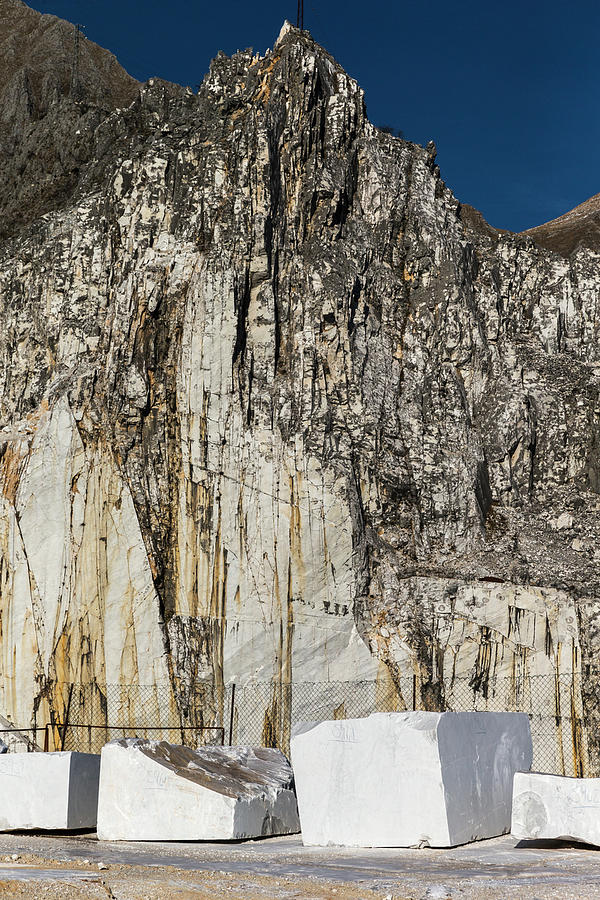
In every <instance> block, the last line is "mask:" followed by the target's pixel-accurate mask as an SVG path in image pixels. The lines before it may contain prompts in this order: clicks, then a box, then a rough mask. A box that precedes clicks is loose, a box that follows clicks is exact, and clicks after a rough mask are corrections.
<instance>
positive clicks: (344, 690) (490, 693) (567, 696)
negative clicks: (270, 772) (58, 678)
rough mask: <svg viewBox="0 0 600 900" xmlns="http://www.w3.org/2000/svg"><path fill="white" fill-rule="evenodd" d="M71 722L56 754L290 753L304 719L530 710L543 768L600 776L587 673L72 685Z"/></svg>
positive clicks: (66, 693) (537, 762)
mask: <svg viewBox="0 0 600 900" xmlns="http://www.w3.org/2000/svg"><path fill="white" fill-rule="evenodd" d="M61 695H62V698H63V700H62V703H63V709H64V714H63V716H62V718H63V721H56V722H53V723H51V725H50V726H49V729H50V733H51V735H52V740H51V741H50V744H51V746H52V745H53V746H54V747H55V748H56V749H64V750H81V751H87V752H95V753H98V752H99V751H100V749H101V747H102V745H103V744H104V743H106V742H107V741H109V740H113V739H114V738H117V737H134V736H135V737H146V738H154V739H160V740H167V741H170V742H172V743H181V744H186V745H187V746H193V747H196V746H200V745H203V744H222V743H226V744H227V743H234V744H236V743H237V744H253V745H260V746H271V747H279V748H280V749H281V750H283V751H284V753H289V743H290V736H291V731H292V728H293V726H294V725H295V724H296V723H297V722H307V721H308V722H319V721H323V720H324V719H346V718H357V717H362V716H368V715H370V714H371V713H374V712H395V711H402V710H413V709H414V710H419V709H428V710H452V711H455V712H462V711H469V710H481V711H495V712H503V711H508V712H524V713H527V715H528V716H529V719H530V722H531V732H532V737H533V747H534V759H533V768H534V769H535V770H536V771H541V772H550V773H554V774H561V775H562V774H565V775H574V776H579V777H582V776H583V777H586V776H589V775H595V774H596V772H595V767H594V765H593V764H592V761H591V760H590V753H589V747H588V726H587V722H586V719H585V716H584V709H583V704H582V697H581V684H580V679H579V676H578V675H572V674H566V675H547V676H545V675H538V676H531V677H527V678H520V679H513V678H496V679H494V680H489V681H488V682H486V683H485V684H484V685H482V684H479V683H477V681H476V680H474V679H469V680H468V679H453V680H446V681H438V682H434V681H431V682H421V681H419V680H418V679H417V677H416V676H408V677H404V678H396V679H394V681H391V680H390V679H386V680H381V681H351V682H326V683H317V682H297V683H291V684H290V683H280V682H248V683H246V684H244V685H235V684H228V685H220V686H219V685H215V684H214V683H213V682H199V683H197V684H195V685H192V686H189V685H188V686H185V687H184V688H182V689H181V690H180V691H175V690H174V689H173V688H172V687H171V686H170V685H98V684H85V685H63V686H61Z"/></svg>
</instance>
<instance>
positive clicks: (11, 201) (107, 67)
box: [0, 0, 139, 238]
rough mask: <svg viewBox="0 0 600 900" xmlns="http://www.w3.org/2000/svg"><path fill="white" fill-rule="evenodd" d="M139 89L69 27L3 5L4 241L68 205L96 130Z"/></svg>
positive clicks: (17, 4) (0, 215) (0, 185)
mask: <svg viewBox="0 0 600 900" xmlns="http://www.w3.org/2000/svg"><path fill="white" fill-rule="evenodd" d="M138 89H139V85H138V82H137V81H136V80H135V79H134V78H132V77H131V76H130V75H128V74H127V72H126V71H125V69H123V68H122V66H120V65H119V63H118V62H117V60H116V59H115V57H114V56H113V55H112V54H111V53H109V52H108V51H107V50H103V49H102V48H101V47H98V45H97V44H94V43H92V42H91V41H88V40H87V39H86V38H85V37H84V36H83V35H82V34H80V35H78V34H77V31H76V29H75V27H74V26H73V25H71V24H70V23H69V22H65V21H64V20H62V19H59V18H57V17H56V16H48V15H42V14H41V13H39V12H36V11H35V10H33V9H30V8H29V7H28V6H26V5H25V4H24V3H22V2H21V0H0V153H1V154H2V157H3V165H2V168H1V170H0V238H2V237H6V236H7V235H8V234H11V233H13V232H14V231H16V230H18V229H19V228H20V227H22V226H23V225H24V224H27V223H28V222H30V221H32V220H33V219H35V218H36V217H38V216H39V215H43V214H44V213H45V212H48V211H50V210H52V209H56V208H57V207H59V206H60V205H61V204H63V203H64V202H65V200H66V199H68V197H69V196H70V195H71V193H72V190H73V188H74V186H75V184H76V182H77V179H78V176H79V171H80V168H81V166H82V165H83V164H84V163H86V162H87V161H88V159H89V157H90V154H91V152H92V148H93V145H94V142H93V139H92V136H93V133H94V131H95V129H96V127H97V125H98V124H99V123H100V122H101V121H102V119H103V118H105V117H106V115H108V114H109V113H111V112H112V111H113V110H114V109H115V108H118V107H120V106H128V105H129V104H130V103H131V102H132V100H133V99H134V98H135V96H136V95H137V93H138ZM74 136H75V137H76V139H75V140H74Z"/></svg>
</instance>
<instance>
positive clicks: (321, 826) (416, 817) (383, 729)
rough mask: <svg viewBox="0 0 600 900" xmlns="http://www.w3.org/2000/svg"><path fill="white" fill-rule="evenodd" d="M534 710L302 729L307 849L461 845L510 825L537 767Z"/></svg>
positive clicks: (298, 757) (388, 718)
mask: <svg viewBox="0 0 600 900" xmlns="http://www.w3.org/2000/svg"><path fill="white" fill-rule="evenodd" d="M531 758H532V745H531V734H530V730H529V719H528V717H527V716H526V715H525V714H524V713H477V712H464V713H453V712H446V713H434V712H406V713H376V714H375V715H371V716H368V717H367V718H364V719H347V720H345V721H339V722H335V721H334V722H331V721H330V722H320V723H318V724H315V723H310V724H307V725H305V724H299V725H298V726H297V727H296V729H295V730H294V733H293V735H292V765H293V767H294V776H295V780H296V791H297V794H298V808H299V812H300V824H301V826H302V840H303V842H304V844H305V845H307V846H314V845H317V846H326V845H329V844H334V845H340V846H345V847H412V846H415V845H418V844H421V843H426V844H428V845H429V846H431V847H454V846H456V845H458V844H465V843H467V842H468V841H476V840H482V839H484V838H490V837H495V836H496V835H499V834H504V833H505V832H507V831H508V830H509V828H510V815H511V799H512V785H513V777H514V774H515V772H517V771H523V770H524V771H528V770H529V767H530V766H531Z"/></svg>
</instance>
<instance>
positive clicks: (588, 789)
mask: <svg viewBox="0 0 600 900" xmlns="http://www.w3.org/2000/svg"><path fill="white" fill-rule="evenodd" d="M511 833H512V834H513V835H514V837H516V838H520V839H521V840H542V839H554V838H556V839H562V840H568V841H582V842H584V843H586V844H596V845H597V846H600V778H567V777H565V776H563V775H541V774H538V773H537V772H536V773H534V772H527V773H524V772H517V774H516V775H515V780H514V787H513V808H512V825H511Z"/></svg>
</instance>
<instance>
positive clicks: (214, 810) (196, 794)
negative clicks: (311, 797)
mask: <svg viewBox="0 0 600 900" xmlns="http://www.w3.org/2000/svg"><path fill="white" fill-rule="evenodd" d="M299 830H300V824H299V821H298V808H297V805H296V795H295V792H294V779H293V774H292V769H291V767H290V764H289V762H288V761H287V759H286V758H285V756H284V755H283V754H282V753H281V752H280V751H279V750H275V749H271V748H265V747H256V748H253V747H202V748H200V749H198V750H192V749H190V748H189V747H181V746H179V745H177V744H169V743H167V742H166V741H147V740H142V739H139V738H133V739H125V740H118V741H111V743H109V744H105V746H104V747H103V748H102V764H101V769H100V794H99V803H98V837H99V838H100V839H105V840H112V841H119V840H122V841H135V840H140V841H153V840H157V841H158V840H160V841H196V840H204V841H222V840H241V839H244V838H257V837H264V836H267V835H276V834H294V833H296V832H298V831H299Z"/></svg>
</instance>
